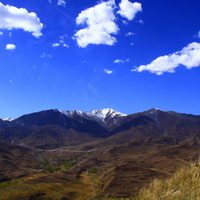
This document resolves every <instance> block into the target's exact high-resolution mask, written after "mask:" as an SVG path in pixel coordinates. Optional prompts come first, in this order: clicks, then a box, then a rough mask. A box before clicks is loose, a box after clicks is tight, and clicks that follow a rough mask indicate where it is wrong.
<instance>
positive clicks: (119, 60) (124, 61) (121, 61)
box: [113, 58, 130, 64]
mask: <svg viewBox="0 0 200 200" xmlns="http://www.w3.org/2000/svg"><path fill="white" fill-rule="evenodd" d="M129 60H130V59H129V58H127V59H125V60H122V59H115V60H114V61H113V63H114V64H120V63H126V62H129Z"/></svg>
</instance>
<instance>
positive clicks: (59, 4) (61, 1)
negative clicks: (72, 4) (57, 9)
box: [57, 0, 66, 7]
mask: <svg viewBox="0 0 200 200" xmlns="http://www.w3.org/2000/svg"><path fill="white" fill-rule="evenodd" d="M57 5H58V6H63V7H65V6H66V2H65V0H58V3H57Z"/></svg>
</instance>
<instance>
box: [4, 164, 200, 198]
mask: <svg viewBox="0 0 200 200" xmlns="http://www.w3.org/2000/svg"><path fill="white" fill-rule="evenodd" d="M64 164H66V163H64ZM68 165H70V167H71V162H70V164H69V163H67V167H68ZM45 166H48V165H47V164H46V165H45ZM50 173H51V172H50ZM45 175H47V174H45V173H41V174H35V175H33V176H30V177H26V178H24V179H16V180H13V181H10V182H4V183H0V194H1V195H0V200H10V199H16V200H18V199H20V200H22V199H23V200H27V199H48V200H53V199H55V200H61V199H62V200H64V199H71V200H84V199H85V200H86V199H88V200H200V160H199V161H198V162H193V163H189V164H187V165H184V166H182V167H181V168H180V169H178V171H177V172H176V173H175V174H173V175H172V176H171V177H169V178H167V179H156V180H154V181H153V182H152V183H150V185H149V186H148V187H146V188H143V189H141V190H140V191H139V193H138V195H137V197H135V198H105V197H101V195H99V194H101V191H100V190H99V189H100V188H98V182H99V180H98V177H97V175H96V168H91V169H90V170H88V171H87V172H83V173H81V174H80V179H79V180H78V181H72V182H70V184H69V183H68V184H67V183H35V184H33V183H32V184H30V182H29V181H30V180H34V179H35V178H38V177H43V176H45Z"/></svg>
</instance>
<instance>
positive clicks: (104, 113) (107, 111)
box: [91, 108, 126, 121]
mask: <svg viewBox="0 0 200 200" xmlns="http://www.w3.org/2000/svg"><path fill="white" fill-rule="evenodd" d="M91 114H92V115H94V116H96V117H97V118H99V119H101V120H102V121H105V119H106V118H107V117H111V118H114V117H124V116H126V114H123V113H120V112H118V111H116V110H113V109H112V108H104V109H100V110H93V111H92V112H91Z"/></svg>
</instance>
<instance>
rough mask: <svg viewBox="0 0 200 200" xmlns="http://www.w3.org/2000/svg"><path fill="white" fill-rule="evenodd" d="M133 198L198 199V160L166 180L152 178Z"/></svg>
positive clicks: (199, 196) (141, 199)
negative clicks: (146, 186)
mask: <svg viewBox="0 0 200 200" xmlns="http://www.w3.org/2000/svg"><path fill="white" fill-rule="evenodd" d="M134 200H200V160H199V161H198V162H194V163H190V164H188V165H185V166H183V167H181V168H180V169H179V170H177V172H176V173H175V174H174V175H172V176H171V177H170V178H168V179H166V180H159V179H156V180H154V181H153V182H152V183H151V184H150V185H149V186H148V188H144V189H142V190H141V191H140V192H139V194H138V196H137V197H136V198H134Z"/></svg>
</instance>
